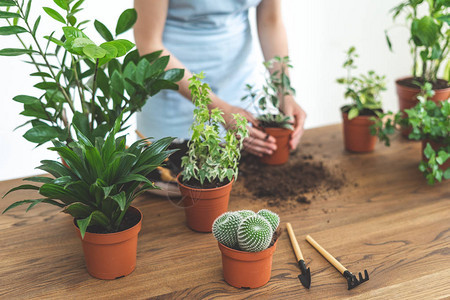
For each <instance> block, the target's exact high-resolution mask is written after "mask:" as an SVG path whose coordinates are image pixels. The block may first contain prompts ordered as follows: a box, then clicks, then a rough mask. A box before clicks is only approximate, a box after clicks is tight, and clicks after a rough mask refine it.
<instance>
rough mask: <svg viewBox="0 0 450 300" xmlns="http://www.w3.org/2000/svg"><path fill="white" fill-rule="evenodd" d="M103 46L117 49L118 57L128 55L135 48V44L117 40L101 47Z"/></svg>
mask: <svg viewBox="0 0 450 300" xmlns="http://www.w3.org/2000/svg"><path fill="white" fill-rule="evenodd" d="M102 45H110V46H113V47H115V48H116V49H117V57H121V56H123V55H125V54H127V52H128V51H130V50H131V49H132V48H133V47H134V44H133V43H132V42H130V41H127V40H121V39H119V40H115V41H111V42H105V43H103V44H101V45H100V47H102Z"/></svg>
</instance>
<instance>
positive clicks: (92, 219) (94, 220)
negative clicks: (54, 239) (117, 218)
mask: <svg viewBox="0 0 450 300" xmlns="http://www.w3.org/2000/svg"><path fill="white" fill-rule="evenodd" d="M95 224H98V225H100V226H102V227H104V228H108V225H109V219H108V218H107V217H106V216H105V214H103V213H102V212H101V211H99V210H96V211H93V212H92V213H91V214H90V215H89V217H87V218H84V219H78V220H77V225H78V228H79V229H80V233H81V238H84V235H85V233H86V230H87V228H88V226H89V225H95Z"/></svg>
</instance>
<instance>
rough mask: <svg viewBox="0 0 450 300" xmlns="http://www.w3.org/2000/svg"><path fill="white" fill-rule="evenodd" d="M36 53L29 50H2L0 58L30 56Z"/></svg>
mask: <svg viewBox="0 0 450 300" xmlns="http://www.w3.org/2000/svg"><path fill="white" fill-rule="evenodd" d="M32 53H36V51H34V50H31V49H14V48H4V49H1V50H0V56H18V55H22V54H32Z"/></svg>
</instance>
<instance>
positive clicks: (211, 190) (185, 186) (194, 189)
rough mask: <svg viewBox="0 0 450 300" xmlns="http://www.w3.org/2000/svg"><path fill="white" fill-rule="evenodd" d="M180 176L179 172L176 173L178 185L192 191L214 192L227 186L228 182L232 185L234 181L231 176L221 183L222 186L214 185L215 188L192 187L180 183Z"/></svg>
mask: <svg viewBox="0 0 450 300" xmlns="http://www.w3.org/2000/svg"><path fill="white" fill-rule="evenodd" d="M180 177H181V173H180V174H178V175H177V183H178V184H179V185H181V186H182V187H183V188H185V189H189V190H193V191H197V192H201V191H208V192H214V191H218V190H222V189H224V188H227V187H228V186H229V185H230V184H231V185H232V184H233V183H234V178H233V179H232V180H231V181H230V182H229V183H227V184H225V185H222V186H219V187H216V188H212V189H196V188H193V187H190V186H187V185H184V184H182V183H181V180H180Z"/></svg>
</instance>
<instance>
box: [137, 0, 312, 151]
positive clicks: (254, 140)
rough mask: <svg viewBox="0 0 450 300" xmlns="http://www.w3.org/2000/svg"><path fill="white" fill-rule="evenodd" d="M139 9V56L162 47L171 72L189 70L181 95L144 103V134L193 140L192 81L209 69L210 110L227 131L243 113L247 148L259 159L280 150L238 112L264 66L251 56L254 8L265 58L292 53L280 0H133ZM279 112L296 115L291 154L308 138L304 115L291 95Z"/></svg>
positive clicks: (164, 94) (163, 95)
mask: <svg viewBox="0 0 450 300" xmlns="http://www.w3.org/2000/svg"><path fill="white" fill-rule="evenodd" d="M134 5H135V8H136V11H137V13H138V20H137V22H136V25H135V27H134V35H135V40H136V45H137V48H138V50H139V53H140V54H141V55H145V54H147V53H150V52H153V51H157V50H161V49H163V55H170V61H169V65H168V68H183V69H185V70H186V71H185V76H184V78H183V79H182V80H181V81H180V82H179V83H178V84H179V90H178V91H162V92H160V93H159V94H158V95H156V96H155V97H153V98H152V99H151V100H150V101H148V102H147V104H146V105H145V107H144V108H143V111H142V113H140V114H139V115H138V123H137V124H138V128H139V130H141V131H143V132H144V134H145V135H146V136H152V137H155V138H161V137H163V136H177V137H179V138H188V137H189V126H190V125H191V123H192V119H193V118H192V111H193V108H194V106H193V104H192V103H191V102H190V100H189V99H190V93H189V90H188V78H190V77H191V76H192V73H200V72H201V71H204V73H205V75H206V77H205V81H206V82H207V83H208V84H209V85H210V86H211V89H212V92H213V93H212V94H211V99H212V100H213V101H212V103H211V105H210V108H211V109H213V108H216V107H217V108H219V109H221V110H222V111H223V112H224V119H225V121H226V122H227V125H230V124H231V123H232V117H231V114H232V113H240V114H242V115H244V116H245V117H246V118H247V120H249V122H251V123H252V124H253V127H251V128H250V137H249V138H247V139H246V140H245V141H244V147H245V149H246V150H247V151H249V152H250V153H253V154H255V155H257V156H262V155H263V154H272V152H273V151H274V150H276V144H275V138H274V137H272V136H268V135H266V134H265V133H264V132H262V131H260V130H258V129H257V128H256V126H257V123H258V122H257V120H256V119H255V117H254V116H253V115H252V114H251V113H250V112H248V111H246V110H244V109H243V108H241V107H240V106H242V105H243V103H241V101H240V98H241V97H242V96H243V95H244V93H245V84H258V82H255V81H256V80H257V78H258V74H256V73H257V72H256V70H257V69H258V68H257V66H258V64H260V62H257V61H255V59H254V54H253V44H252V35H251V30H250V24H249V20H248V10H249V8H250V7H253V6H256V15H257V28H258V36H259V41H260V45H261V48H262V52H263V55H264V58H265V59H266V60H269V59H271V58H273V57H274V56H276V55H278V56H286V55H288V46H287V37H286V31H285V28H284V24H283V21H282V18H281V0H218V1H212V0H135V1H134ZM274 68H276V67H274ZM270 71H274V70H270ZM281 110H282V111H283V112H284V113H285V114H286V115H288V116H292V117H293V120H294V123H295V124H294V132H293V134H292V136H291V140H290V147H291V148H292V149H294V148H296V147H297V145H298V143H299V141H300V137H301V135H302V134H303V124H304V121H305V118H306V114H305V112H304V111H303V110H302V109H301V108H300V106H299V105H298V104H297V103H296V102H295V99H294V98H293V97H292V96H287V97H286V100H285V101H284V105H283V107H281Z"/></svg>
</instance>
